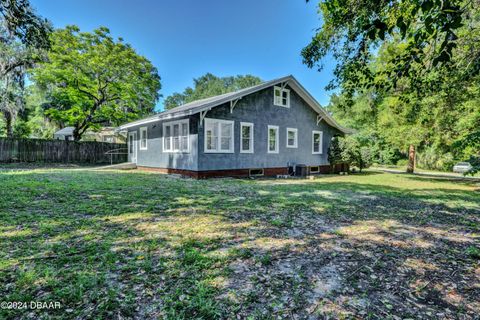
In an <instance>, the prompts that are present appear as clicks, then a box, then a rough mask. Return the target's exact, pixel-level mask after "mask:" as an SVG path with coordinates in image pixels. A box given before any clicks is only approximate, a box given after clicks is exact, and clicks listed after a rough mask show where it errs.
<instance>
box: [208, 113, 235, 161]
mask: <svg viewBox="0 0 480 320" xmlns="http://www.w3.org/2000/svg"><path fill="white" fill-rule="evenodd" d="M204 121H205V124H204V126H205V137H204V139H205V143H204V151H205V152H207V153H233V150H234V144H233V136H234V135H233V132H234V122H233V121H230V120H220V119H209V118H205V120H204Z"/></svg>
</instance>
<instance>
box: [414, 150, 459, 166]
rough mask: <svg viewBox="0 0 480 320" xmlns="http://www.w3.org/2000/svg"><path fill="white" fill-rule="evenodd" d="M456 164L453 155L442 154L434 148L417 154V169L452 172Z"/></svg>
mask: <svg viewBox="0 0 480 320" xmlns="http://www.w3.org/2000/svg"><path fill="white" fill-rule="evenodd" d="M454 164H455V159H454V158H453V155H452V154H451V153H441V152H440V151H438V150H436V149H435V148H434V147H427V148H425V149H424V150H423V151H422V152H419V153H418V154H417V167H419V168H421V169H427V170H440V171H451V170H452V168H453V166H454Z"/></svg>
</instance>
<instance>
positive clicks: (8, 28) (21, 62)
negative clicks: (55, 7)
mask: <svg viewBox="0 0 480 320" xmlns="http://www.w3.org/2000/svg"><path fill="white" fill-rule="evenodd" d="M50 31H51V26H50V23H49V22H48V21H46V20H44V19H43V18H41V17H39V16H37V15H36V13H35V12H34V10H33V9H32V7H31V6H30V4H29V2H28V1H27V0H16V1H13V0H0V96H1V99H0V115H2V116H3V118H4V124H5V131H6V132H5V133H6V135H7V136H9V137H13V136H14V135H17V136H25V135H26V134H27V133H28V130H27V129H28V126H27V125H26V124H24V123H18V124H15V121H16V120H17V115H18V114H19V113H20V112H22V111H23V110H24V107H25V99H24V86H25V70H26V69H27V68H29V67H31V66H33V65H34V63H35V62H38V61H40V59H42V57H43V55H42V52H43V49H46V48H48V47H49V38H48V36H49V33H50ZM14 127H15V128H14Z"/></svg>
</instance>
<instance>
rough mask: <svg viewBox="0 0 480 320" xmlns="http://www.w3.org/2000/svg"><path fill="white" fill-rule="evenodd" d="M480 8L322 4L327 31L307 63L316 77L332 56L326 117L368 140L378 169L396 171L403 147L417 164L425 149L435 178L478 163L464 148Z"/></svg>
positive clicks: (478, 56)
mask: <svg viewBox="0 0 480 320" xmlns="http://www.w3.org/2000/svg"><path fill="white" fill-rule="evenodd" d="M479 8H480V7H478V6H475V5H474V3H473V2H464V1H436V0H431V1H430V0H429V1H419V0H409V1H393V2H392V1H380V2H372V1H351V0H340V1H337V0H325V1H321V3H320V12H321V14H322V18H323V21H324V23H323V25H322V27H321V28H320V29H319V31H318V33H317V34H316V35H315V37H314V38H313V39H312V42H311V43H310V45H309V46H307V47H306V48H305V49H304V51H303V52H302V54H303V57H304V61H305V63H307V65H308V66H310V67H313V66H315V65H317V66H320V67H321V62H322V59H323V58H324V57H325V56H327V55H328V54H331V53H333V56H334V57H335V58H336V59H337V61H338V65H337V68H336V70H335V79H334V81H333V82H332V83H331V84H330V85H329V88H333V87H339V88H340V92H339V94H338V95H335V96H333V97H332V99H331V103H330V105H329V110H330V111H331V112H332V113H333V114H334V116H335V117H336V118H337V119H338V120H340V122H342V124H344V125H346V126H349V127H353V128H355V129H357V131H358V132H360V134H362V135H365V136H370V137H371V142H372V144H371V145H372V147H373V148H372V149H371V150H372V152H373V153H374V157H375V161H378V162H380V163H385V164H387V163H389V162H395V161H398V160H399V159H401V158H402V155H403V156H405V155H406V153H407V150H408V146H409V145H410V144H412V145H414V146H416V148H417V150H418V151H419V152H420V153H421V154H426V153H427V152H426V151H425V150H426V148H431V150H429V151H428V152H430V156H424V157H423V158H424V159H425V161H424V163H425V165H427V166H429V167H435V168H444V169H447V168H449V167H450V165H451V164H452V162H453V160H465V159H468V158H469V157H471V156H475V155H478V154H479V151H480V148H479V147H478V146H473V145H468V146H467V145H466V144H465V143H464V142H465V140H468V139H472V136H471V133H472V132H475V131H476V130H478V129H477V128H478V127H480V76H479V71H480V42H479V41H478V39H479V38H480V10H479ZM342 119H344V120H342ZM459 141H462V142H459ZM432 157H435V158H437V159H436V160H435V161H433V159H432ZM426 158H428V159H429V160H427V159H426ZM432 161H433V162H435V163H432Z"/></svg>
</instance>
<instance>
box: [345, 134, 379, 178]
mask: <svg viewBox="0 0 480 320" xmlns="http://www.w3.org/2000/svg"><path fill="white" fill-rule="evenodd" d="M340 149H341V155H342V160H343V161H344V162H347V163H349V164H350V165H352V166H356V167H358V169H359V170H360V172H362V169H364V168H368V167H370V165H371V164H372V153H371V151H370V148H369V147H366V146H361V144H360V141H359V140H358V138H357V137H355V136H347V137H345V138H342V139H341V140H340Z"/></svg>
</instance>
